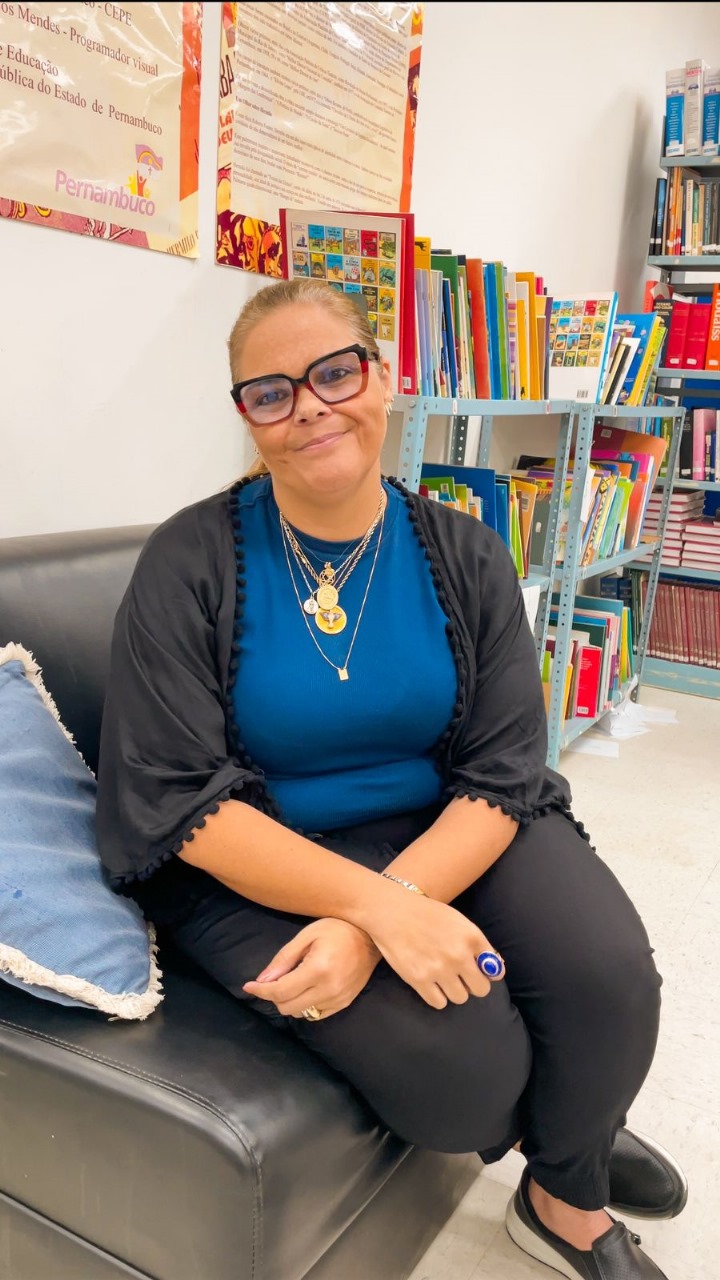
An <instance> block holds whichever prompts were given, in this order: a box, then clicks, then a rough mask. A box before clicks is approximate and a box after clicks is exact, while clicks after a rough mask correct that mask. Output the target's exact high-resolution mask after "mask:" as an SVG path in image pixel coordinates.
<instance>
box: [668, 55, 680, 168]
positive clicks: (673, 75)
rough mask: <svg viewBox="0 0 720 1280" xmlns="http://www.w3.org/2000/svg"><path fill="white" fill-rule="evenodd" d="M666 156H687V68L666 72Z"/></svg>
mask: <svg viewBox="0 0 720 1280" xmlns="http://www.w3.org/2000/svg"><path fill="white" fill-rule="evenodd" d="M665 155H666V156H684V155H685V68H684V67H677V68H675V69H674V70H672V71H666V72H665Z"/></svg>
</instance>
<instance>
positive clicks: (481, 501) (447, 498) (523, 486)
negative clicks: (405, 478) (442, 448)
mask: <svg viewBox="0 0 720 1280" xmlns="http://www.w3.org/2000/svg"><path fill="white" fill-rule="evenodd" d="M538 489H539V486H538V485H536V484H534V483H532V482H530V481H527V480H525V479H523V478H520V477H516V476H514V475H504V474H499V473H497V472H495V471H494V470H493V469H492V468H490V467H460V466H450V465H447V464H431V463H426V464H425V465H424V466H423V472H422V476H421V479H420V487H419V493H420V494H421V495H422V496H423V497H426V498H430V499H432V500H435V501H437V502H444V503H447V504H448V505H449V506H452V507H455V508H456V509H457V510H459V511H464V512H466V513H467V514H468V515H471V516H475V517H476V518H477V519H479V520H482V521H483V523H484V524H487V525H489V526H490V528H491V529H494V530H495V531H496V533H498V534H499V535H500V537H501V538H502V539H503V542H504V543H505V545H506V546H507V548H508V550H509V551H510V554H511V556H512V558H513V561H514V563H515V568H516V569H517V573H518V577H520V578H527V576H528V573H529V571H530V564H531V556H532V536H533V528H534V523H535V507H536V499H537V495H538Z"/></svg>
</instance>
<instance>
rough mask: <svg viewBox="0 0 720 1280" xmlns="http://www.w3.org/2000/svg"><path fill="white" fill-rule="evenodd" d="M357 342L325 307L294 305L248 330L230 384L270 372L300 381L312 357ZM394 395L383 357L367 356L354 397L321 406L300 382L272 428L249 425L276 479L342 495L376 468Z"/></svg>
mask: <svg viewBox="0 0 720 1280" xmlns="http://www.w3.org/2000/svg"><path fill="white" fill-rule="evenodd" d="M358 341H359V340H358V337H357V334H356V333H354V332H353V330H352V329H351V328H350V327H349V326H348V324H347V323H346V321H345V320H343V319H340V318H338V317H337V316H335V315H332V314H331V313H330V312H328V311H326V310H325V308H324V307H323V306H317V305H314V304H312V303H295V304H292V303H291V304H289V305H288V306H285V307H280V308H278V310H277V311H274V312H273V313H272V314H271V315H269V316H266V317H265V318H264V319H263V320H261V321H259V322H258V324H256V325H255V327H254V328H253V329H252V330H251V331H250V333H249V334H248V336H247V338H246V339H245V343H244V345H243V349H242V354H241V356H240V359H239V361H238V362H237V364H236V365H235V366H234V368H233V381H235V382H244V381H246V379H248V378H259V377H264V376H266V375H267V374H273V373H284V374H289V375H290V377H291V378H301V377H302V376H303V374H304V373H305V371H306V369H307V367H308V365H310V364H312V363H313V362H314V361H315V360H319V359H320V358H321V357H322V356H326V355H329V354H330V353H331V352H334V351H340V350H342V349H343V348H344V347H349V346H352V345H353V344H354V343H357V342H358ZM391 396H392V388H391V381H390V370H389V365H388V363H387V361H383V363H382V364H378V362H377V361H375V360H371V361H370V364H369V368H368V376H367V385H366V387H365V389H364V390H362V391H360V392H359V393H358V394H357V395H355V396H353V397H352V398H351V399H349V400H343V401H342V402H341V403H339V404H325V403H324V402H323V401H322V400H319V399H318V397H317V396H316V395H315V394H314V393H313V392H312V391H311V390H310V388H309V387H307V386H303V387H300V388H299V390H298V393H297V398H296V400H295V405H294V407H293V410H292V413H291V414H290V416H289V417H287V418H285V419H283V420H282V421H281V422H275V423H272V424H271V425H270V426H261V427H257V426H253V424H252V423H251V422H248V428H249V430H250V434H251V435H252V438H253V441H254V443H255V445H256V447H257V450H258V453H259V454H260V456H261V458H262V459H263V461H264V462H265V465H266V466H267V468H268V470H269V471H270V474H271V475H272V477H273V480H274V481H278V482H279V483H280V484H281V485H286V486H288V487H289V488H291V489H293V490H294V491H295V492H297V493H303V494H305V495H307V492H308V490H310V491H314V492H317V493H318V494H321V493H328V492H338V493H341V492H343V491H345V492H347V491H348V490H352V489H353V488H355V487H356V486H358V485H359V484H360V483H361V482H362V480H363V479H365V477H366V476H367V475H368V473H369V472H370V471H372V470H373V468H377V469H378V471H379V460H380V451H381V449H382V446H383V441H384V439H385V429H386V421H387V417H386V412H385V405H386V403H387V402H388V401H389V400H390V399H391Z"/></svg>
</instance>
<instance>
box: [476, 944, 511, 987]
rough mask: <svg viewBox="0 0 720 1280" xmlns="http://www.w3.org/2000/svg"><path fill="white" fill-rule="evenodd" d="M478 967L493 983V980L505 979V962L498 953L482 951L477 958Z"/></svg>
mask: <svg viewBox="0 0 720 1280" xmlns="http://www.w3.org/2000/svg"><path fill="white" fill-rule="evenodd" d="M476 963H477V967H478V969H479V970H480V972H481V973H484V974H485V977H486V978H489V979H490V981H491V982H492V980H493V979H497V978H504V977H505V961H504V960H503V958H502V956H499V955H498V953H497V951H481V952H480V955H479V956H478V957H477V961H476Z"/></svg>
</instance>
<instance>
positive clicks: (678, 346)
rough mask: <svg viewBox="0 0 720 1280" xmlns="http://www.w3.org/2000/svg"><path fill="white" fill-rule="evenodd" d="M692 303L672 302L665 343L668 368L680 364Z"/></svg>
mask: <svg viewBox="0 0 720 1280" xmlns="http://www.w3.org/2000/svg"><path fill="white" fill-rule="evenodd" d="M692 305H693V304H692V303H691V302H673V309H672V315H671V317H670V330H669V333H668V336H667V342H666V344H665V364H666V365H667V366H668V367H669V368H673V369H679V368H680V367H681V366H682V362H683V352H684V350H685V338H686V336H687V330H688V321H689V320H690V308H691V306H692Z"/></svg>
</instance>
